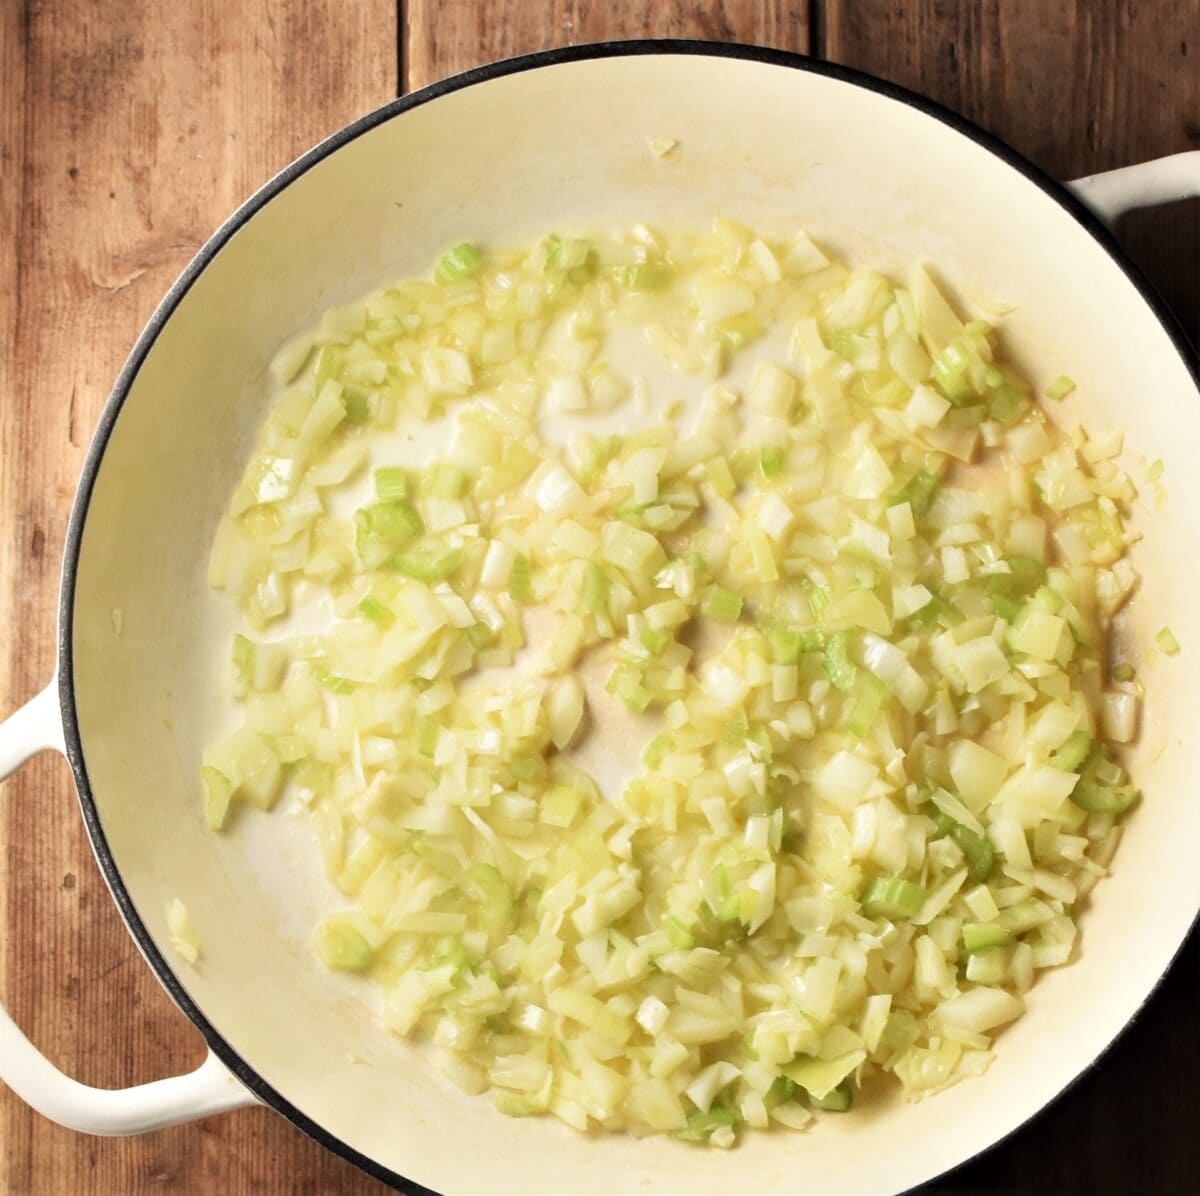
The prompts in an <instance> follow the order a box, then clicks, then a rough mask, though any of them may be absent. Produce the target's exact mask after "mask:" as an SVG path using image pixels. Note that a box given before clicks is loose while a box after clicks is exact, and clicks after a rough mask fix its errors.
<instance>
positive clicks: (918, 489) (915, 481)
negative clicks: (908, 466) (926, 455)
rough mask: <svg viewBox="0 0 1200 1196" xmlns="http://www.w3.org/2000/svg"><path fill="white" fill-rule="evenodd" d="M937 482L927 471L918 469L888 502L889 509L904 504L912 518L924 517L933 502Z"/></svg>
mask: <svg viewBox="0 0 1200 1196" xmlns="http://www.w3.org/2000/svg"><path fill="white" fill-rule="evenodd" d="M937 487H938V480H937V478H936V477H935V476H934V475H933V474H931V473H930V472H929V470H927V469H918V470H917V472H916V473H914V474H913V475H912V477H911V478H909V479H908V481H907V482H905V483H904V485H903V486H902V487H901V488H900V489H899V490H897V491H896V493H895V494H893V495H892V497H891V498H890V499H889V500H888V506H889V507H895V506H899V504H900V503H902V502H906V503H908V505H909V506H910V507H911V508H912V513H913V518H914V519H920V518H921V517H922V516H923V515H925V514H926V513H927V512H928V510H929V507H930V505H931V504H932V502H933V496H934V493H935V492H936V491H937Z"/></svg>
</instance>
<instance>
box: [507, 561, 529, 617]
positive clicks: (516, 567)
mask: <svg viewBox="0 0 1200 1196" xmlns="http://www.w3.org/2000/svg"><path fill="white" fill-rule="evenodd" d="M508 593H509V596H510V597H511V598H512V600H513V601H514V602H520V603H521V604H522V605H524V604H525V603H528V602H532V601H533V574H532V572H531V570H530V568H529V558H528V557H525V556H522V555H521V554H520V553H518V554H517V556H516V557H515V558H514V560H513V564H512V572H511V573H510V574H509V578H508Z"/></svg>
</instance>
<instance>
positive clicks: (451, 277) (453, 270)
mask: <svg viewBox="0 0 1200 1196" xmlns="http://www.w3.org/2000/svg"><path fill="white" fill-rule="evenodd" d="M482 265H483V256H482V255H481V254H480V252H479V250H478V249H476V248H475V246H474V245H471V244H469V243H468V242H466V241H463V242H462V244H460V245H455V247H454V248H453V249H451V250H449V251H448V252H447V253H445V254H444V255H443V257H442V260H441V261H440V262H438V264H437V268H436V269H435V270H434V272H433V277H434V280H435V281H436V282H438V283H440V284H441V285H442V286H449V285H450V284H451V283H452V282H458V281H459V279H461V278H467V277H469V276H470V275H472V274H474V273H475V271H476V270H478V269H479V267H480V266H482Z"/></svg>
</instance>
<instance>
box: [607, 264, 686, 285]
mask: <svg viewBox="0 0 1200 1196" xmlns="http://www.w3.org/2000/svg"><path fill="white" fill-rule="evenodd" d="M613 276H614V277H615V278H616V280H617V282H618V283H619V284H620V285H621V286H623V287H627V288H628V289H629V290H631V291H661V290H663V288H664V287H667V286H669V285H670V283H671V277H672V275H671V270H670V267H668V266H666V265H664V264H663V263H662V262H638V263H636V264H635V265H632V266H619V267H617V269H616V271H615V272H614V275H613Z"/></svg>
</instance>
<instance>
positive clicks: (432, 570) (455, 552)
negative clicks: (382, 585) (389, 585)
mask: <svg viewBox="0 0 1200 1196" xmlns="http://www.w3.org/2000/svg"><path fill="white" fill-rule="evenodd" d="M462 559H463V554H462V552H461V550H459V549H457V548H451V549H437V548H425V549H421V548H414V549H410V550H409V551H407V552H398V553H397V554H396V555H395V556H394V557H392V559H391V566H392V568H393V569H395V570H396V571H397V572H398V573H403V574H404V576H405V577H411V578H414V579H415V580H416V581H425V582H433V581H445V580H446V578H448V577H453V576H454V575H455V573H457V572H458V570H459V567H460V566H461V565H462Z"/></svg>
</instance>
